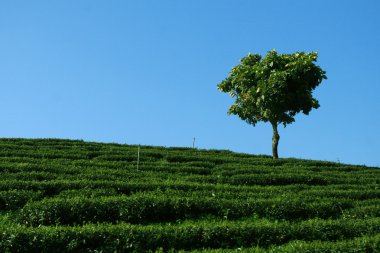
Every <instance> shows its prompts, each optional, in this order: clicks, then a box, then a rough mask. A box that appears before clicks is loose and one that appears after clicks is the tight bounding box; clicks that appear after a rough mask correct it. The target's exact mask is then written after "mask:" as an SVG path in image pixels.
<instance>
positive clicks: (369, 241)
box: [156, 235, 380, 253]
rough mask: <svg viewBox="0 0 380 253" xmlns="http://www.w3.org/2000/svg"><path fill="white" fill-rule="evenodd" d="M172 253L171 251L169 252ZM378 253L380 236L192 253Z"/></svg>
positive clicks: (295, 242) (293, 242) (193, 252)
mask: <svg viewBox="0 0 380 253" xmlns="http://www.w3.org/2000/svg"><path fill="white" fill-rule="evenodd" d="M156 252H163V249H158V250H157V251H156ZM169 252H170V251H169ZM172 252H178V253H180V252H182V253H185V252H186V251H182V250H180V251H175V250H173V251H172ZM200 252H208V253H233V252H235V253H236V252H240V253H274V252H276V253H285V252H286V253H299V252H308V253H358V252H367V253H376V252H380V235H375V236H363V237H358V238H354V239H352V240H342V241H336V242H326V241H313V242H307V241H301V240H295V241H292V242H290V243H287V244H285V245H281V246H274V247H271V248H269V249H267V248H260V247H251V248H244V247H243V248H242V247H239V248H235V249H199V250H193V251H191V253H200Z"/></svg>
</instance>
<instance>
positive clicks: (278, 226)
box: [0, 219, 380, 252]
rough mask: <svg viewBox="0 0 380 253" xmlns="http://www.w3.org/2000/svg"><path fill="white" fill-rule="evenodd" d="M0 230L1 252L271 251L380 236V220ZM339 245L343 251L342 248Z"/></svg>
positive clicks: (204, 223) (99, 225)
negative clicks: (322, 242)
mask: <svg viewBox="0 0 380 253" xmlns="http://www.w3.org/2000/svg"><path fill="white" fill-rule="evenodd" d="M0 230H1V231H2V233H0V252H91V251H92V252H95V251H96V252H115V251H116V252H147V251H149V250H151V251H155V250H157V249H160V248H161V249H162V250H163V251H167V250H169V249H176V250H181V249H183V250H192V249H202V248H215V249H217V248H238V247H252V246H260V247H269V246H273V245H281V244H284V243H287V242H290V241H292V240H304V241H308V242H311V241H315V240H321V241H336V240H343V239H350V238H354V237H358V236H363V235H364V234H365V235H367V236H374V235H376V234H378V233H379V232H380V220H379V219H368V220H363V221H357V220H336V221H332V220H319V219H316V220H309V221H304V222H300V223H290V222H269V221H266V220H260V221H256V222H234V223H232V222H219V223H218V222H214V223H210V222H201V223H194V222H190V223H184V224H180V225H154V226H152V225H149V226H142V225H130V224H118V225H110V224H96V225H85V226H83V227H79V226H76V227H59V226H57V227H45V226H42V227H38V228H32V227H25V226H21V225H15V226H4V225H0ZM377 238H378V237H377ZM313 244H314V245H315V244H317V243H316V242H314V243H313ZM313 244H311V245H313ZM291 245H296V248H297V247H298V249H302V246H303V245H302V244H301V246H300V245H298V244H294V242H293V244H291ZM327 245H332V243H331V244H327ZM337 245H338V246H336V247H339V243H338V244H337ZM333 246H334V245H333ZM287 247H288V249H289V248H291V247H292V246H289V245H285V246H284V248H285V249H287ZM309 248H310V247H309ZM311 248H312V247H311ZM293 252H294V251H293ZM299 252H307V251H302V250H301V251H299ZM313 252H316V251H313Z"/></svg>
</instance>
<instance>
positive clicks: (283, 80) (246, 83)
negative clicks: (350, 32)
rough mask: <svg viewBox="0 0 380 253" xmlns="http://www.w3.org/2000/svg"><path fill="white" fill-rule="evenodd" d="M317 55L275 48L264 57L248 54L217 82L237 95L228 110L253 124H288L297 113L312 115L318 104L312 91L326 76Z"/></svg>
mask: <svg viewBox="0 0 380 253" xmlns="http://www.w3.org/2000/svg"><path fill="white" fill-rule="evenodd" d="M317 57H318V55H317V53H314V52H312V53H304V52H298V53H294V54H278V53H277V52H276V51H275V50H272V51H270V52H269V53H268V54H267V55H266V56H265V58H263V59H262V57H261V56H260V55H258V54H248V55H247V56H246V57H244V58H243V59H241V61H240V64H239V65H237V66H235V67H234V68H232V71H231V72H230V74H229V76H228V77H227V78H226V79H225V80H224V81H222V82H221V83H220V84H219V85H218V89H219V90H220V91H222V92H228V93H230V95H231V96H232V97H233V98H235V104H233V105H232V106H231V107H230V109H229V111H228V112H229V113H230V114H235V115H238V116H239V117H240V118H241V119H243V120H245V121H247V122H248V123H249V124H253V125H255V124H256V123H257V122H259V121H263V122H271V123H272V122H274V123H276V124H277V123H282V124H284V125H287V124H290V123H292V122H293V121H294V116H295V115H296V114H297V113H299V112H303V113H304V114H306V115H307V114H309V112H310V111H311V109H313V108H315V109H316V108H318V107H319V103H318V101H317V100H316V99H315V98H313V96H312V91H313V90H314V89H315V88H316V87H317V86H318V85H319V84H320V83H321V82H322V80H323V79H326V75H325V71H323V70H322V69H321V68H320V67H319V66H317V65H316V64H315V62H316V61H317Z"/></svg>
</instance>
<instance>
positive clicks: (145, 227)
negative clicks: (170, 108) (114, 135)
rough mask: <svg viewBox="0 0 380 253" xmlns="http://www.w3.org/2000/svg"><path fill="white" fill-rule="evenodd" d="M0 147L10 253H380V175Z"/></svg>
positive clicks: (68, 148) (1, 239)
mask: <svg viewBox="0 0 380 253" xmlns="http://www.w3.org/2000/svg"><path fill="white" fill-rule="evenodd" d="M136 163H137V146H133V145H120V144H104V143H93V142H83V141H72V140H58V139H0V175H1V177H0V252H156V251H157V252H167V251H170V252H177V251H183V252H188V251H193V252H203V251H208V252H380V169H379V168H369V167H365V166H355V165H346V164H340V163H333V162H325V161H313V160H299V159H278V160H272V158H271V157H269V156H255V155H248V154H242V153H234V152H231V151H226V150H199V149H191V148H165V147H151V146H141V151H140V165H139V170H137V167H136Z"/></svg>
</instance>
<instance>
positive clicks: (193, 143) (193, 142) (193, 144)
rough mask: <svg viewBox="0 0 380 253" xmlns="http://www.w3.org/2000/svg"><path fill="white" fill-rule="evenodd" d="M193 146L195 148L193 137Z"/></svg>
mask: <svg viewBox="0 0 380 253" xmlns="http://www.w3.org/2000/svg"><path fill="white" fill-rule="evenodd" d="M193 148H195V137H194V139H193Z"/></svg>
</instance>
